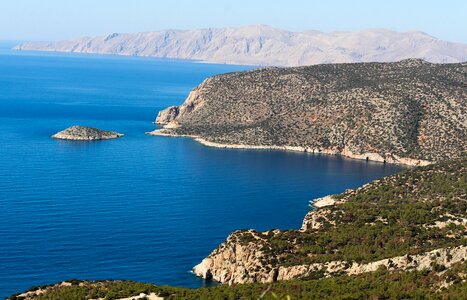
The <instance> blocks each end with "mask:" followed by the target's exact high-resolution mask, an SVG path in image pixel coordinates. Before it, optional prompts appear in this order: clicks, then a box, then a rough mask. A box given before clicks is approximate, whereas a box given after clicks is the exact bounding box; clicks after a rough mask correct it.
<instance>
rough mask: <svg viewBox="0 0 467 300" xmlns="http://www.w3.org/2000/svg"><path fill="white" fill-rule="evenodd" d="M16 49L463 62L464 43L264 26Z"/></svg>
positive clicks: (308, 61)
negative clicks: (290, 29) (300, 30)
mask: <svg viewBox="0 0 467 300" xmlns="http://www.w3.org/2000/svg"><path fill="white" fill-rule="evenodd" d="M16 49H18V50H42V51H61V52H77V53H98V54H117V55H136V56H152V57H164V58H179V59H196V60H202V61H209V62H217V63H233V64H249V65H275V66H300V65H312V64H323V63H350V62H370V61H380V62H391V61H399V60H402V59H407V58H421V59H425V60H427V61H430V62H436V63H454V62H465V61H467V45H464V44H458V43H450V42H446V41H442V40H438V39H436V38H434V37H432V36H429V35H427V34H425V33H423V32H418V31H409V32H396V31H391V30H385V29H370V30H364V31H359V32H330V33H323V32H319V31H304V32H290V31H286V30H281V29H276V28H273V27H270V26H265V25H254V26H246V27H240V28H209V29H194V30H162V31H156V32H143V33H123V34H120V33H113V34H109V35H107V36H99V37H82V38H79V39H76V40H69V41H59V42H50V43H49V42H29V43H24V44H21V45H18V46H17V47H16Z"/></svg>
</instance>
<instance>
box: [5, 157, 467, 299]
mask: <svg viewBox="0 0 467 300" xmlns="http://www.w3.org/2000/svg"><path fill="white" fill-rule="evenodd" d="M332 199H333V201H326V199H324V200H320V202H321V204H320V203H317V204H316V206H320V207H319V208H318V207H316V208H314V209H312V210H311V211H310V212H309V213H308V214H307V216H306V217H305V220H304V224H303V228H302V229H301V230H271V231H268V232H256V231H254V230H241V231H236V232H234V233H233V234H232V235H231V236H230V237H229V238H228V239H227V241H226V242H225V243H223V244H222V245H221V246H219V248H218V249H216V250H215V251H214V252H213V253H212V254H211V255H209V256H208V257H207V258H206V259H205V260H203V262H202V263H201V264H200V265H198V266H196V267H195V269H194V271H195V272H196V273H197V274H198V275H201V276H204V277H207V278H213V279H216V280H219V281H221V282H226V283H245V284H236V285H232V286H228V285H222V286H217V287H213V288H201V289H185V288H175V287H161V286H155V285H152V284H145V283H137V282H131V281H100V282H96V281H76V280H73V281H69V282H65V283H59V284H55V285H50V286H42V287H34V288H32V289H31V290H30V291H29V292H25V293H21V294H18V295H13V296H11V297H10V298H9V299H27V300H33V299H43V300H45V299H47V300H53V299H70V300H73V299H103V298H105V299H121V298H124V297H130V296H138V295H140V294H141V293H143V294H144V295H142V296H141V297H140V298H136V297H135V299H156V297H161V298H164V299H258V298H259V297H263V299H285V297H286V296H287V295H288V296H291V297H292V299H389V298H392V299H464V298H463V297H465V295H466V294H467V283H466V279H467V277H466V274H467V262H466V261H467V236H466V232H467V231H466V229H467V157H464V158H461V159H458V160H454V161H448V162H444V163H438V164H434V165H430V166H425V167H418V168H414V169H410V170H406V171H403V172H401V173H399V174H396V175H393V176H390V177H386V178H383V179H381V180H377V181H374V182H372V183H370V184H368V185H365V186H363V187H361V188H359V189H357V190H353V191H347V192H345V193H343V194H340V195H335V196H333V197H332ZM323 203H324V204H323ZM325 205H327V206H325ZM281 279H282V280H284V279H288V281H277V280H281ZM145 295H147V298H144V297H146V296H145Z"/></svg>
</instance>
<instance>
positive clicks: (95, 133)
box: [52, 126, 123, 141]
mask: <svg viewBox="0 0 467 300" xmlns="http://www.w3.org/2000/svg"><path fill="white" fill-rule="evenodd" d="M122 136H123V134H121V133H118V132H114V131H107V130H101V129H97V128H92V127H84V126H71V127H69V128H67V129H65V130H63V131H60V132H58V133H56V134H54V135H52V137H53V138H54V139H60V140H73V141H95V140H108V139H115V138H119V137H122Z"/></svg>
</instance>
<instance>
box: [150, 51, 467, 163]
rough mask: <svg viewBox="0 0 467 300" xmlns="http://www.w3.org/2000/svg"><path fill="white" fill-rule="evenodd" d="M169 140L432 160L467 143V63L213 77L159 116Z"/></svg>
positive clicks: (419, 62)
mask: <svg viewBox="0 0 467 300" xmlns="http://www.w3.org/2000/svg"><path fill="white" fill-rule="evenodd" d="M156 122H157V123H159V124H163V125H165V129H163V130H159V131H155V132H153V134H159V135H191V136H196V137H199V139H198V140H199V141H201V142H204V143H205V144H207V145H211V146H219V147H224V146H227V147H235V148H249V147H250V148H251V147H254V148H279V149H282V148H285V149H291V150H300V151H308V152H323V153H334V154H342V155H345V156H349V157H354V158H360V159H368V160H376V161H387V162H396V163H405V164H412V165H420V164H421V165H423V164H427V163H428V161H440V160H443V159H449V158H456V157H460V155H461V154H462V153H463V152H464V151H465V150H466V145H467V63H462V64H431V63H428V62H426V61H423V60H414V59H409V60H404V61H400V62H395V63H359V64H330V65H318V66H307V67H295V68H264V69H257V70H253V71H247V72H238V73H229V74H223V75H218V76H214V77H211V78H208V79H207V80H205V81H204V82H203V83H202V84H201V85H199V86H198V87H197V88H196V89H194V90H193V91H192V92H191V93H190V95H189V96H188V98H187V99H186V101H185V103H183V105H181V106H178V107H177V106H174V107H169V108H168V109H166V110H164V111H162V112H160V113H159V115H158V117H157V120H156Z"/></svg>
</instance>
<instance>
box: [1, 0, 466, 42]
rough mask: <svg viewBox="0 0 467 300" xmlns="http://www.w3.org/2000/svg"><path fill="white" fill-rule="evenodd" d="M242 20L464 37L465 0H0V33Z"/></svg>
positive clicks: (22, 36)
mask: <svg viewBox="0 0 467 300" xmlns="http://www.w3.org/2000/svg"><path fill="white" fill-rule="evenodd" d="M250 24H269V25H272V26H275V27H279V28H284V29H289V30H295V31H300V30H306V29H315V30H321V31H326V32H328V31H336V30H359V29H367V28H388V29H394V30H398V31H406V30H421V31H425V32H427V33H429V34H431V35H433V36H436V37H438V38H441V39H445V40H449V41H456V42H463V43H467V0H439V1H435V0H387V1H380V0H354V1H351V0H340V1H339V0H316V1H314V0H308V1H307V0H284V1H282V0H192V1H188V0H169V1H167V0H164V1H159V0H0V40H57V39H66V38H74V37H78V36H82V35H101V34H107V33H111V32H136V31H151V30H159V29H168V28H173V29H189V28H206V27H224V26H242V25H250Z"/></svg>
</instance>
